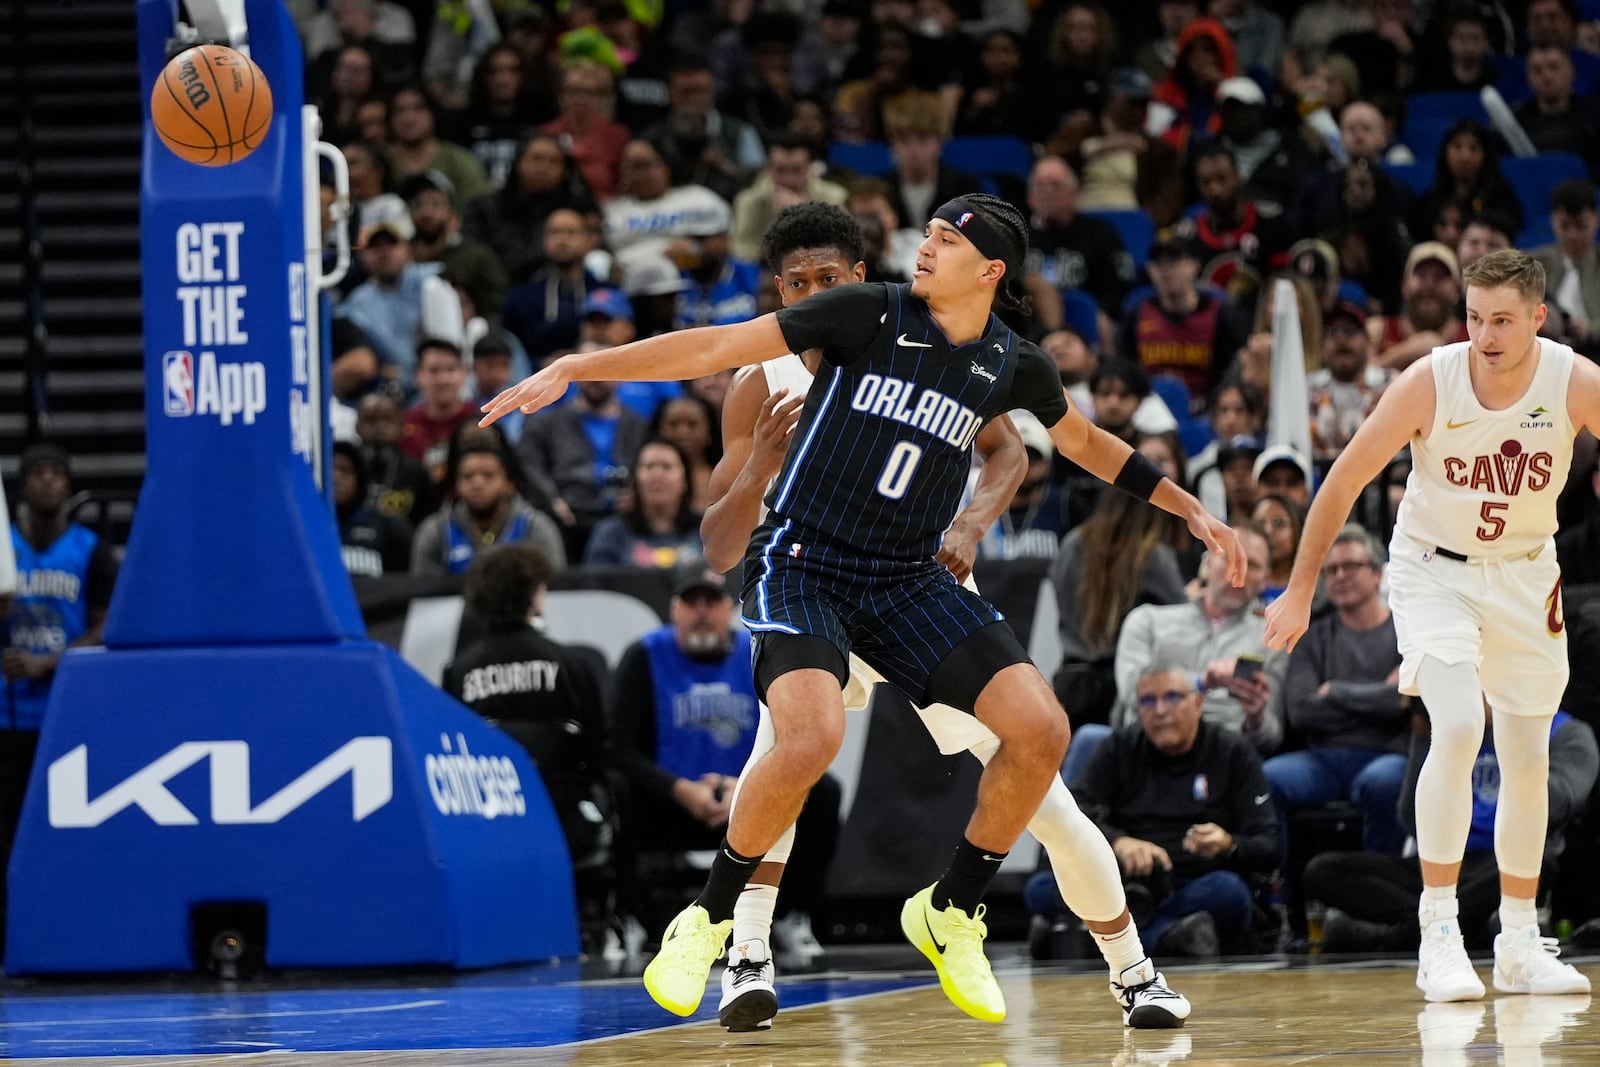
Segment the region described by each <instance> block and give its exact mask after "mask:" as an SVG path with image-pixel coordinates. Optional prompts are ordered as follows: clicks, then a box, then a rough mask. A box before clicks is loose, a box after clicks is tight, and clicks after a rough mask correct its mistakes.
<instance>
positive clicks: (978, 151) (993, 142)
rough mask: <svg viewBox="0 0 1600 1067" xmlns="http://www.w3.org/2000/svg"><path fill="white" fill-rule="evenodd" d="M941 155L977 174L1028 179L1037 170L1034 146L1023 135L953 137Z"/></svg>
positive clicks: (950, 164) (955, 164)
mask: <svg viewBox="0 0 1600 1067" xmlns="http://www.w3.org/2000/svg"><path fill="white" fill-rule="evenodd" d="M940 158H941V159H942V160H943V161H944V163H945V165H946V166H950V167H955V168H957V169H958V170H965V171H971V172H972V173H973V174H1011V175H1015V176H1016V177H1018V178H1022V179H1024V180H1026V179H1027V177H1028V173H1029V172H1030V171H1032V170H1033V149H1032V148H1030V147H1029V146H1028V143H1027V142H1026V141H1024V140H1022V139H1021V138H1020V137H952V138H951V139H950V140H949V141H948V142H946V143H945V146H944V151H943V152H942V153H941V154H940Z"/></svg>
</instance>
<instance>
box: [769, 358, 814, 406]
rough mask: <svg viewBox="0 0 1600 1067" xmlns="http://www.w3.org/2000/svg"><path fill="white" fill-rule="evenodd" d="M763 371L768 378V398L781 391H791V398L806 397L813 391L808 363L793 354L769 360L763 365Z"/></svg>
mask: <svg viewBox="0 0 1600 1067" xmlns="http://www.w3.org/2000/svg"><path fill="white" fill-rule="evenodd" d="M761 371H762V373H763V374H765V375H766V376H767V395H768V396H771V395H772V394H773V393H776V392H777V391H778V390H779V389H787V390H789V395H790V396H791V397H794V396H804V395H805V394H806V393H809V392H810V391H811V382H812V374H811V372H810V371H808V370H806V361H805V360H803V359H801V358H800V357H799V356H797V355H795V354H794V353H793V352H790V353H789V354H788V355H787V356H779V357H778V358H777V359H769V360H767V361H766V362H765V363H763V364H761Z"/></svg>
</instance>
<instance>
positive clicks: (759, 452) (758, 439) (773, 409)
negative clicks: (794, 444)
mask: <svg viewBox="0 0 1600 1067" xmlns="http://www.w3.org/2000/svg"><path fill="white" fill-rule="evenodd" d="M805 406H806V394H804V393H801V394H800V395H798V396H795V395H794V394H792V393H790V392H789V390H787V389H779V390H778V391H777V392H775V393H773V394H772V395H770V396H768V397H767V399H766V400H764V401H763V402H762V404H761V411H760V413H759V414H758V415H756V428H755V434H754V438H753V440H752V443H751V446H750V463H751V465H752V466H754V467H755V468H756V473H758V474H760V476H761V478H762V479H763V480H765V481H770V480H771V479H773V478H775V477H777V475H778V472H779V471H780V470H782V469H783V459H784V457H785V456H787V455H788V454H789V437H790V435H791V434H793V433H794V428H795V426H796V424H798V423H799V421H800V412H801V410H802V409H803V408H804V407H805Z"/></svg>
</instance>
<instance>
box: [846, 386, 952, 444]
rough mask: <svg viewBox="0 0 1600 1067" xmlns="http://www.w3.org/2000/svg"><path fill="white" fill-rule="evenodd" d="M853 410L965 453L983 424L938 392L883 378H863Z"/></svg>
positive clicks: (858, 387) (857, 389)
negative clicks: (926, 436) (910, 428)
mask: <svg viewBox="0 0 1600 1067" xmlns="http://www.w3.org/2000/svg"><path fill="white" fill-rule="evenodd" d="M850 406H851V407H852V408H855V409H856V410H857V411H860V412H864V413H865V414H868V415H877V416H879V417H881V418H885V419H893V420H894V421H895V422H903V423H905V424H906V425H907V426H910V427H912V428H913V429H917V430H922V431H924V432H925V433H930V434H932V435H933V436H935V437H937V438H938V439H939V440H941V441H943V442H945V443H946V444H948V445H951V446H952V447H954V448H959V449H960V450H961V451H963V452H965V451H966V450H967V449H969V448H971V447H972V440H973V438H975V437H977V436H978V431H979V430H980V429H982V428H983V420H982V419H981V418H979V417H978V415H977V414H976V413H975V412H974V411H973V410H972V409H971V408H968V407H965V406H963V405H962V404H960V403H958V402H956V401H954V400H952V399H950V398H949V397H947V396H945V395H944V394H943V393H941V392H939V391H937V390H935V389H923V390H922V391H921V394H920V395H918V393H917V387H916V386H915V385H913V384H911V383H910V382H905V381H901V380H900V379H899V378H892V377H889V376H887V375H883V374H863V375H862V376H861V383H860V384H859V385H857V386H856V392H855V395H854V396H852V397H851V398H850Z"/></svg>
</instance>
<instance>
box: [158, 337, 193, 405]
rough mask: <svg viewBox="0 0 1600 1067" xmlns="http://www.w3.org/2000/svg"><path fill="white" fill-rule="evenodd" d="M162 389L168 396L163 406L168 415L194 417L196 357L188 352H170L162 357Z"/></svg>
mask: <svg viewBox="0 0 1600 1067" xmlns="http://www.w3.org/2000/svg"><path fill="white" fill-rule="evenodd" d="M161 388H162V392H163V393H164V394H165V395H166V400H165V401H164V403H163V406H164V407H165V408H166V411H167V414H168V415H173V416H179V415H193V414H194V356H192V355H190V354H189V353H188V352H168V353H167V354H166V355H164V356H162V357H161Z"/></svg>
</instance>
